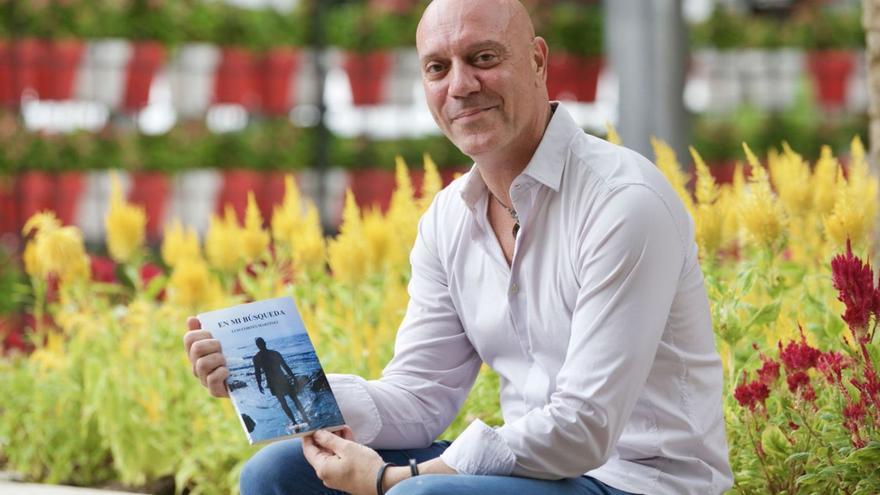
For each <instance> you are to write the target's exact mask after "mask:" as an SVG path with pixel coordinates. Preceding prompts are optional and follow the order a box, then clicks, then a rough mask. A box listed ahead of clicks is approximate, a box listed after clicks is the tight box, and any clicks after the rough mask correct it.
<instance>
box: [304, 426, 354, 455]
mask: <svg viewBox="0 0 880 495" xmlns="http://www.w3.org/2000/svg"><path fill="white" fill-rule="evenodd" d="M313 439H314V440H315V443H316V444H318V445H320V446H321V447H323V448H325V449H327V450H332V451H333V452H339V451H341V450H342V449H344V448H345V447H346V445H348V444H349V443H351V442H350V441H348V440H345V439H344V438H342V437H339V436H336V435H334V434H332V433H330V432H327V431H324V430H318V431H316V432H315V434H314V436H313Z"/></svg>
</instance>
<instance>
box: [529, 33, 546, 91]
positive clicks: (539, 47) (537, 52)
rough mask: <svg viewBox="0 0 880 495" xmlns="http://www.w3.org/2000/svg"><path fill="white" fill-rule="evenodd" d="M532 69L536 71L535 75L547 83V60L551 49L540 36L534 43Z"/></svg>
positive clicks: (536, 37)
mask: <svg viewBox="0 0 880 495" xmlns="http://www.w3.org/2000/svg"><path fill="white" fill-rule="evenodd" d="M532 46H533V49H532V68H533V69H534V71H535V75H537V76H538V78H539V79H540V80H541V81H544V83H545V84H546V83H547V60H548V57H549V56H550V48H549V47H548V46H547V42H546V41H545V40H544V38H542V37H540V36H535V41H534V42H533V43H532Z"/></svg>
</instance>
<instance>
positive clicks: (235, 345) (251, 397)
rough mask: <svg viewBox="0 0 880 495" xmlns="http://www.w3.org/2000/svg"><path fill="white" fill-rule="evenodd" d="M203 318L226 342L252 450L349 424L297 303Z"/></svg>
mask: <svg viewBox="0 0 880 495" xmlns="http://www.w3.org/2000/svg"><path fill="white" fill-rule="evenodd" d="M198 318H199V322H201V324H202V329H204V330H208V331H209V332H211V335H213V336H214V338H215V339H217V340H219V341H220V346H221V348H222V352H223V356H224V357H225V358H226V366H227V367H228V368H229V378H227V379H226V386H227V388H228V389H229V396H230V398H231V400H232V403H233V405H234V406H235V410H236V411H237V412H238V415H239V419H241V424H242V427H244V430H245V433H246V434H247V438H248V441H249V442H250V443H251V444H254V443H263V442H269V441H275V440H281V439H283V438H293V437H298V436H302V435H305V434H307V433H310V432H313V431H315V430H320V429H325V430H329V431H333V430H337V429H339V428H341V427H342V426H343V425H344V424H345V422H344V420H343V418H342V413H341V412H340V411H339V406H338V405H337V404H336V398H335V397H334V396H333V391H332V390H331V389H330V384H329V383H328V382H327V376H326V375H325V374H324V370H323V368H321V363H320V362H319V361H318V356H317V355H316V354H315V348H314V347H313V346H312V341H311V340H310V339H309V335H308V333H307V332H306V328H305V325H304V324H303V321H302V318H301V317H300V315H299V311H297V309H296V304H295V303H294V301H293V299H292V298H290V297H280V298H276V299H267V300H264V301H257V302H253V303H248V304H241V305H238V306H233V307H231V308H225V309H220V310H217V311H210V312H207V313H202V314H200V315H198Z"/></svg>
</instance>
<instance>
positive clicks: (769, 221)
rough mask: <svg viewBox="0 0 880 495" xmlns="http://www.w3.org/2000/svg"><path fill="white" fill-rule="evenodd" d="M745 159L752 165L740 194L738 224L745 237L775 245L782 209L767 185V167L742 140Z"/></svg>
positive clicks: (780, 224)
mask: <svg viewBox="0 0 880 495" xmlns="http://www.w3.org/2000/svg"><path fill="white" fill-rule="evenodd" d="M743 149H744V150H745V153H746V159H747V160H748V162H749V165H751V167H752V174H751V176H750V177H749V190H748V191H747V192H745V194H744V195H743V196H742V198H741V202H740V205H739V209H740V224H741V227H742V229H743V230H744V232H745V234H746V236H747V238H748V239H749V240H751V241H752V242H753V243H755V244H757V245H759V246H761V247H764V248H770V249H772V248H774V247H778V246H779V241H780V240H781V239H782V234H783V227H784V222H785V217H784V212H783V211H782V207H781V206H780V204H779V202H778V200H777V199H776V197H775V196H774V195H773V191H772V190H771V189H770V179H769V177H768V176H767V170H766V169H765V168H764V167H763V166H762V165H761V162H760V161H758V158H757V157H756V156H755V154H754V153H752V150H751V149H749V147H748V145H747V144H745V143H743Z"/></svg>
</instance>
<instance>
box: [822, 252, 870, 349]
mask: <svg viewBox="0 0 880 495" xmlns="http://www.w3.org/2000/svg"><path fill="white" fill-rule="evenodd" d="M831 274H832V275H831V276H832V280H833V282H834V288H835V289H837V291H838V296H837V299H838V300H840V302H842V303H843V304H844V305H845V306H846V311H844V313H843V315H841V317H842V318H843V321H845V322H846V323H847V325H849V326H850V328H852V329H853V330H854V331H857V330H861V331H864V330H865V329H866V328H867V327H868V322H869V321H870V318H871V315H872V314H875V313H877V311H878V310H880V295H878V291H877V289H876V288H875V287H874V272H873V271H872V270H871V265H870V264H868V263H864V262H862V260H861V259H859V257H858V256H855V255H853V252H852V245H851V243H850V241H849V239H847V241H846V253H845V254H839V255H837V256H835V257H834V259H832V260H831Z"/></svg>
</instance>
